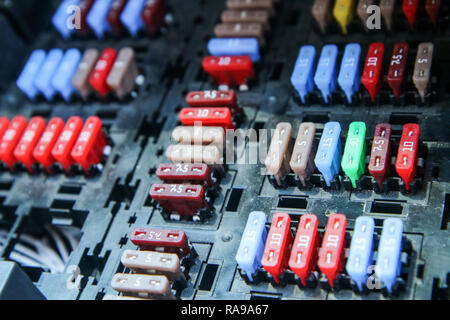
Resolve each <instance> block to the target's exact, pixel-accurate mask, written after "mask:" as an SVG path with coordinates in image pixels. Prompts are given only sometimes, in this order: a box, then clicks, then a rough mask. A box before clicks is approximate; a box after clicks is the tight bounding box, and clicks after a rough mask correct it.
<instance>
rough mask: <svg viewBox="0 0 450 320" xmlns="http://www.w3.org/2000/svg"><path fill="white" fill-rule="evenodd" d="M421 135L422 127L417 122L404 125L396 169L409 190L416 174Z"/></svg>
mask: <svg viewBox="0 0 450 320" xmlns="http://www.w3.org/2000/svg"><path fill="white" fill-rule="evenodd" d="M419 135H420V127H419V126H418V125H417V124H415V123H407V124H405V125H404V126H403V131H402V137H401V139H400V144H399V147H398V154H397V160H396V162H395V170H396V171H397V174H398V175H399V176H400V178H402V180H403V182H404V184H405V189H406V190H407V191H409V190H410V183H411V181H412V180H413V179H414V178H415V176H416V167H417V149H418V147H419Z"/></svg>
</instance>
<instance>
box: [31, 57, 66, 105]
mask: <svg viewBox="0 0 450 320" xmlns="http://www.w3.org/2000/svg"><path fill="white" fill-rule="evenodd" d="M63 55H64V53H63V51H62V50H61V49H52V50H50V51H49V52H48V54H47V57H46V58H45V61H44V63H43V64H42V66H41V68H40V70H39V72H38V75H37V77H36V78H35V79H34V85H35V86H36V88H37V89H38V90H39V91H40V92H41V93H42V94H43V95H44V96H45V97H46V98H47V100H49V101H50V100H52V98H53V95H54V94H55V92H56V90H55V88H53V86H52V79H53V77H54V75H55V74H56V71H57V70H58V66H59V64H60V62H61V60H62V58H63Z"/></svg>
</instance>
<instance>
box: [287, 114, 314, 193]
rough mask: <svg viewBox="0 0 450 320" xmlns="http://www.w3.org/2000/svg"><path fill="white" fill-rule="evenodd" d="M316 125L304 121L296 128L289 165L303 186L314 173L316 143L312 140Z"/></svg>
mask: <svg viewBox="0 0 450 320" xmlns="http://www.w3.org/2000/svg"><path fill="white" fill-rule="evenodd" d="M315 134H316V126H315V125H314V123H312V122H304V123H302V124H301V125H300V128H299V129H298V135H297V139H296V140H295V144H294V150H293V151H292V157H291V161H290V163H289V164H290V166H291V169H292V171H294V172H295V174H296V175H297V176H298V177H299V179H300V181H301V183H302V185H303V186H306V181H305V180H306V179H308V178H309V176H310V175H311V174H313V173H314V170H315V168H316V167H315V165H314V158H315V153H316V143H315V140H314V137H315Z"/></svg>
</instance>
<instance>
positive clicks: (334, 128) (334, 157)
mask: <svg viewBox="0 0 450 320" xmlns="http://www.w3.org/2000/svg"><path fill="white" fill-rule="evenodd" d="M340 134H341V125H340V124H339V123H338V122H328V123H326V124H325V127H324V129H323V133H322V137H321V138H320V142H319V147H318V149H317V153H316V157H315V159H314V163H315V164H316V167H317V169H319V171H320V173H322V175H323V179H324V180H325V183H326V184H327V186H329V187H330V186H331V181H332V180H333V179H334V176H335V175H336V174H338V173H339V170H340V167H341V154H342V144H341V138H340Z"/></svg>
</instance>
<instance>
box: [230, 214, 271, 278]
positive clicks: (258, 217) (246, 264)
mask: <svg viewBox="0 0 450 320" xmlns="http://www.w3.org/2000/svg"><path fill="white" fill-rule="evenodd" d="M266 238H267V230H266V214H265V213H264V212H261V211H253V212H251V213H250V215H249V217H248V220H247V225H246V226H245V230H244V233H243V234H242V239H241V244H240V245H239V249H238V251H237V254H236V261H237V263H238V265H239V267H240V268H241V269H242V270H244V271H245V273H246V274H247V276H248V278H249V280H250V281H253V274H254V273H255V272H256V270H257V269H258V268H259V267H260V266H261V258H262V255H263V253H264V246H265V243H266Z"/></svg>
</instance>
